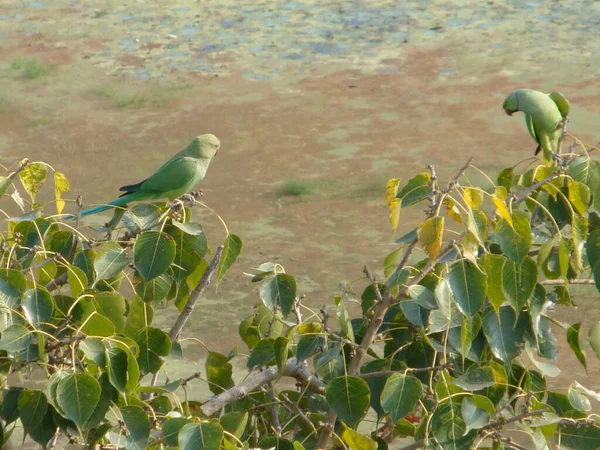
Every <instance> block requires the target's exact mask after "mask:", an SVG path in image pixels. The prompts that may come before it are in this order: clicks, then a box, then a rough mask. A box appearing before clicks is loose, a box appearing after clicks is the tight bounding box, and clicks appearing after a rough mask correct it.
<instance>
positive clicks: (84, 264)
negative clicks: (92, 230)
mask: <svg viewBox="0 0 600 450" xmlns="http://www.w3.org/2000/svg"><path fill="white" fill-rule="evenodd" d="M97 256H98V253H97V252H96V250H94V249H93V248H86V249H83V250H80V251H78V252H76V253H75V258H74V259H73V265H74V266H75V267H78V268H79V269H81V270H83V272H84V273H85V276H86V277H87V280H88V282H93V281H94V278H95V276H96V273H95V271H94V261H95V259H96V257H97Z"/></svg>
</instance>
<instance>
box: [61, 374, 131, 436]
mask: <svg viewBox="0 0 600 450" xmlns="http://www.w3.org/2000/svg"><path fill="white" fill-rule="evenodd" d="M98 381H99V383H100V389H101V392H100V398H99V399H98V403H97V404H96V407H95V408H94V411H93V412H92V415H91V416H90V418H89V419H88V420H87V422H86V423H85V426H84V428H85V429H88V430H89V429H91V428H95V427H98V425H99V424H100V422H102V421H104V419H105V417H106V414H107V413H108V409H109V408H110V406H111V405H112V402H113V400H116V398H117V395H116V392H115V389H114V388H113V387H112V385H111V384H110V381H109V380H108V375H107V374H106V373H103V374H102V375H100V378H99V380H98ZM57 384H58V383H57ZM137 384H138V383H137V382H136V385H137Z"/></svg>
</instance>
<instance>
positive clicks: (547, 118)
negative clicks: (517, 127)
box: [502, 89, 571, 163]
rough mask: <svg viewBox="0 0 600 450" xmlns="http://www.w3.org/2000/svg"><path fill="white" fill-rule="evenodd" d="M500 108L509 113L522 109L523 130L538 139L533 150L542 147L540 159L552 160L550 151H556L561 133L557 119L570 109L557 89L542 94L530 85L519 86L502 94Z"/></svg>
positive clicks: (560, 119)
mask: <svg viewBox="0 0 600 450" xmlns="http://www.w3.org/2000/svg"><path fill="white" fill-rule="evenodd" d="M502 108H503V109H504V111H505V112H506V114H508V115H509V116H512V115H513V114H514V113H515V112H517V111H521V112H523V113H525V123H526V125H527V130H529V134H530V135H531V137H532V138H533V139H534V140H535V142H537V143H538V146H537V148H536V150H535V154H536V155H537V154H538V153H539V152H540V150H543V151H544V153H543V155H544V160H545V161H546V162H547V163H552V155H553V154H554V153H556V152H557V151H558V140H559V138H560V134H561V131H560V129H559V123H560V122H561V121H562V120H563V119H564V118H565V117H567V115H568V114H569V110H570V109H571V105H570V104H569V102H568V100H567V99H566V98H565V97H564V96H563V95H562V94H560V93H558V92H552V93H551V94H544V93H543V92H539V91H533V90H531V89H519V90H517V91H515V92H513V93H512V94H510V95H509V96H508V97H506V100H504V103H503V104H502Z"/></svg>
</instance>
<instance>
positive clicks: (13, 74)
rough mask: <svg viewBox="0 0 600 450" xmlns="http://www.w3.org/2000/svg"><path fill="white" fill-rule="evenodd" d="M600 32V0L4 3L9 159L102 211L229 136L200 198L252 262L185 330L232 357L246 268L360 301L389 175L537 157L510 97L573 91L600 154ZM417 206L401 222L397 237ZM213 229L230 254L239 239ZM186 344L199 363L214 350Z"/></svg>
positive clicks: (383, 246) (242, 263) (0, 149)
mask: <svg viewBox="0 0 600 450" xmlns="http://www.w3.org/2000/svg"><path fill="white" fill-rule="evenodd" d="M599 25H600V4H599V3H598V2H594V1H568V0H567V1H522V0H514V1H499V0H498V1H459V0H449V1H431V2H424V1H414V0H413V1H402V2H399V1H377V0H368V1H367V0H365V1H359V0H353V1H337V2H321V1H316V0H314V1H313V0H302V1H273V0H270V1H256V0H252V1H249V0H212V1H211V0H207V1H202V2H200V1H193V0H175V1H173V0H168V1H166V0H157V1H150V0H147V1H143V0H138V1H132V0H126V1H121V0H119V1H116V0H108V1H106V0H102V1H100V0H82V1H77V0H70V1H66V0H52V1H50V0H42V1H29V0H1V1H0V154H1V155H2V163H3V164H5V165H7V166H11V165H14V164H15V163H16V162H18V161H19V160H21V159H22V158H24V157H28V158H30V159H34V160H35V159H40V160H43V161H46V162H48V163H50V164H51V165H53V166H54V167H55V168H57V169H58V170H60V171H62V172H64V173H65V174H66V175H67V176H68V177H69V178H70V181H71V192H70V193H69V195H70V198H72V199H74V198H75V197H76V195H78V194H82V195H83V196H84V200H85V202H86V204H88V205H90V204H93V203H102V202H105V201H108V200H112V199H113V198H114V197H116V194H117V189H118V187H119V186H122V185H124V184H131V183H134V182H137V181H140V180H141V179H143V178H145V177H146V176H147V175H149V174H151V173H152V172H153V171H154V170H155V169H156V168H157V167H159V166H160V165H161V164H162V163H163V162H164V161H165V160H166V159H168V158H170V157H171V156H172V154H174V153H175V152H177V151H179V150H180V149H181V148H183V147H184V146H185V145H187V143H188V142H189V141H190V140H191V138H192V137H193V136H195V135H198V134H201V133H206V132H211V133H215V134H216V135H218V136H219V137H220V138H221V141H222V149H223V151H222V152H221V153H220V154H219V155H218V157H217V158H215V159H214V161H213V163H212V166H211V168H210V170H209V173H208V175H207V177H206V179H205V181H204V183H203V185H202V189H203V191H204V201H205V202H207V203H208V204H209V205H210V206H211V207H213V208H214V209H215V210H216V211H218V213H219V214H221V215H222V216H223V217H224V218H225V220H226V221H227V223H228V224H229V226H230V228H231V230H232V232H234V233H236V234H238V235H240V236H241V237H242V239H243V240H244V250H243V254H242V256H241V258H240V259H239V260H238V263H237V264H236V265H235V266H234V267H233V269H232V270H231V271H230V273H229V274H228V275H227V277H226V279H225V280H224V281H223V282H222V283H221V285H220V286H219V288H218V290H215V289H214V287H213V288H210V289H209V290H208V291H207V293H206V295H205V296H204V298H203V300H202V302H201V304H200V305H199V306H198V307H197V309H196V312H195V315H194V317H193V320H192V322H191V323H190V326H191V328H190V329H188V330H187V333H189V334H192V335H194V336H195V337H197V338H199V339H202V340H203V341H205V342H207V343H210V344H211V345H212V346H213V348H214V349H215V350H220V351H223V352H228V351H229V350H230V348H231V347H232V346H233V345H235V344H239V343H240V341H239V339H238V338H237V325H238V323H239V321H240V319H242V318H244V317H246V316H247V315H248V314H250V312H251V308H252V305H253V304H254V303H255V302H257V301H259V297H258V287H257V286H255V285H252V284H251V283H249V281H247V278H245V277H244V276H243V274H242V272H243V271H249V270H250V269H251V268H252V267H256V266H257V265H258V264H260V263H261V262H265V261H274V262H278V263H281V264H282V265H284V267H285V268H286V270H287V271H288V272H289V273H292V274H294V275H295V276H296V277H297V280H298V282H299V290H300V292H301V293H304V294H306V295H307V303H308V304H312V305H322V304H325V303H329V302H330V299H331V297H332V296H333V295H335V294H339V293H340V287H339V283H340V282H348V283H353V284H352V286H353V287H354V289H355V290H356V292H358V293H359V294H360V292H361V291H362V288H363V287H364V282H363V281H362V280H360V281H358V282H356V280H359V279H360V277H361V275H362V268H363V266H364V265H365V264H369V265H370V266H371V267H372V268H373V269H376V268H379V267H381V262H382V260H383V258H384V257H385V256H386V255H387V254H388V253H389V252H390V251H392V250H393V249H394V248H395V246H394V244H393V236H392V235H391V233H390V230H389V225H388V221H387V211H386V209H385V208H384V204H383V196H384V187H385V182H386V181H387V179H388V178H390V177H402V178H403V179H404V180H407V179H408V178H410V177H411V176H413V175H415V174H416V173H418V172H419V171H422V170H423V169H424V168H425V166H426V165H427V164H434V165H435V166H436V168H437V171H438V173H439V174H440V175H441V176H442V178H443V177H444V176H447V175H449V174H450V173H451V172H452V171H453V170H455V169H457V168H458V167H460V166H461V165H462V164H463V163H464V161H465V160H466V159H467V158H468V157H470V156H473V157H474V158H475V160H474V164H476V165H477V166H478V167H480V168H482V169H484V170H486V171H488V172H489V173H490V174H492V175H494V174H495V172H496V171H497V170H498V169H500V168H502V167H505V166H506V165H513V164H514V163H516V162H517V161H519V160H520V159H522V158H525V157H529V156H531V155H532V153H533V150H534V147H535V146H534V145H533V141H531V138H530V137H529V135H528V134H527V132H526V129H525V126H524V119H523V116H522V115H516V116H515V117H512V118H510V117H508V116H506V115H505V114H504V112H503V111H502V109H501V104H502V101H503V99H504V97H505V96H506V95H507V94H508V93H510V92H511V91H513V90H514V89H517V88H521V87H529V88H535V89H539V90H543V91H548V92H549V91H551V90H558V91H561V92H562V93H564V94H565V95H566V96H567V97H568V98H569V100H570V101H571V104H572V105H573V108H572V114H571V124H570V131H571V132H572V133H573V134H575V135H576V136H578V137H579V138H580V139H582V140H583V141H584V142H587V143H590V144H593V143H595V142H597V141H598V140H599V139H600V129H599V127H598V123H600V77H599V74H600V26H599ZM10 201H11V200H10V199H5V200H3V204H2V205H0V206H1V207H8V203H10ZM48 208H49V209H51V208H52V205H50V204H49V205H48ZM71 208H73V207H72V206H71ZM421 209H422V208H418V207H417V208H414V209H412V210H410V211H406V212H403V215H402V219H401V225H400V230H399V234H401V233H403V232H404V231H407V230H409V229H411V228H412V227H414V225H415V223H416V221H417V220H418V219H419V218H421V217H422V215H421V214H422V212H421ZM103 219H106V217H100V216H99V217H97V218H95V219H93V220H95V221H96V222H97V223H101V222H102V221H103ZM204 221H205V230H206V234H207V236H208V239H209V243H212V245H213V247H216V246H217V245H218V243H219V242H220V241H221V240H222V239H223V237H224V233H223V229H222V228H221V227H220V225H219V223H218V221H217V220H215V219H214V217H211V216H210V215H206V216H205V219H204ZM591 292H592V290H578V291H576V294H577V295H575V301H576V302H577V303H578V304H579V308H578V309H576V310H569V313H568V317H562V316H561V314H564V312H563V311H561V310H560V309H557V310H555V312H554V313H552V314H553V315H554V316H555V317H557V318H558V319H564V320H567V319H568V320H569V322H571V323H575V322H578V321H583V322H584V333H585V334H586V336H587V329H588V328H587V327H589V324H590V323H593V321H595V320H598V319H600V311H599V309H598V308H597V306H596V305H597V303H598V301H597V294H594V297H593V298H586V293H591ZM157 315H161V314H157ZM163 315H164V314H163ZM164 316H165V319H164V320H165V324H167V323H170V321H171V320H172V318H173V317H174V314H173V313H171V312H170V313H169V314H167V315H164ZM561 333H563V334H564V331H561ZM586 340H587V339H586ZM241 348H243V349H244V350H245V347H244V346H243V344H242V346H241ZM186 351H187V352H188V355H191V356H192V359H194V360H195V361H196V362H197V364H198V365H199V366H200V368H202V367H203V364H202V359H203V356H204V351H203V350H202V347H201V346H200V345H199V344H193V343H190V344H189V345H187V347H186ZM588 357H589V362H590V370H589V372H590V377H589V378H588V377H587V376H586V374H585V371H584V369H583V368H582V367H581V365H580V364H579V363H578V362H577V360H576V359H575V357H574V356H573V355H572V353H571V351H570V350H569V349H568V347H567V348H563V349H562V351H561V354H560V355H559V358H560V365H561V367H563V368H568V370H567V371H566V372H567V373H565V372H563V375H561V377H560V378H559V379H557V380H556V383H557V384H558V385H559V386H562V387H564V388H565V389H566V387H567V386H568V384H569V383H570V381H571V380H572V379H573V378H574V377H575V378H577V379H578V380H579V381H581V382H582V383H584V384H586V385H587V386H588V387H590V388H593V389H598V388H600V379H599V377H598V375H600V364H598V362H597V361H596V360H595V357H594V356H593V354H592V353H591V352H588ZM177 364H178V363H176V362H172V363H169V367H170V370H171V371H172V372H175V373H177V372H179V371H181V373H183V374H189V373H191V372H193V371H195V370H196V368H188V367H183V368H182V367H180V366H178V365H177Z"/></svg>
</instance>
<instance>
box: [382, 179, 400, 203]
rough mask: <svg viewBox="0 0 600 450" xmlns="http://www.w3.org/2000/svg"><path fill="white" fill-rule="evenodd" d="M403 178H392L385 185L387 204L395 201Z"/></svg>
mask: <svg viewBox="0 0 600 450" xmlns="http://www.w3.org/2000/svg"><path fill="white" fill-rule="evenodd" d="M400 181H401V178H392V179H391V180H390V181H388V182H387V184H386V185H385V204H386V205H389V204H390V203H392V202H393V201H394V199H395V198H396V195H397V194H398V186H399V185H400Z"/></svg>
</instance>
